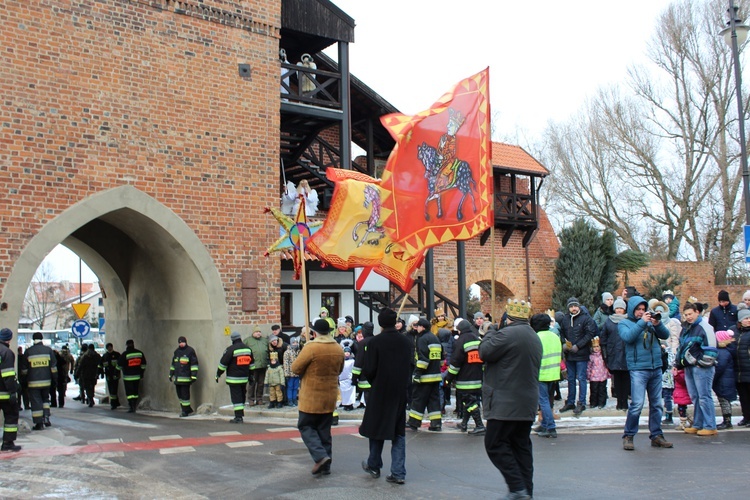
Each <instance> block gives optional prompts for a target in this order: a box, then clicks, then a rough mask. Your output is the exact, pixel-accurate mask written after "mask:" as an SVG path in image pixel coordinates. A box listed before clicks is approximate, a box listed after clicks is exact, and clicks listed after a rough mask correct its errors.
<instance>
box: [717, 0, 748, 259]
mask: <svg viewBox="0 0 750 500" xmlns="http://www.w3.org/2000/svg"><path fill="white" fill-rule="evenodd" d="M738 10H739V7H737V6H736V5H734V0H729V9H727V12H728V13H729V22H728V23H727V27H726V28H724V29H723V30H722V31H721V33H720V34H721V35H722V36H723V37H724V40H725V41H726V42H727V45H729V46H730V47H731V49H732V58H733V60H734V82H735V85H736V87H737V119H738V120H739V126H740V166H741V167H742V193H743V197H744V198H745V225H746V226H750V171H748V168H747V147H746V145H745V109H744V107H743V105H742V73H741V70H740V47H739V46H740V45H742V44H743V43H745V40H747V32H748V30H750V27H748V26H747V25H746V24H744V23H743V22H742V19H740V18H739V17H738V15H737V11H738ZM747 244H748V242H747V241H746V242H745V245H747Z"/></svg>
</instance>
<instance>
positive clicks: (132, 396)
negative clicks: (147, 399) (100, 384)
mask: <svg viewBox="0 0 750 500" xmlns="http://www.w3.org/2000/svg"><path fill="white" fill-rule="evenodd" d="M117 368H118V369H119V370H120V371H121V372H122V383H123V385H125V396H126V397H127V398H128V406H129V408H128V413H135V410H136V408H138V397H139V393H138V391H139V386H140V383H141V379H142V378H143V373H144V372H145V371H146V356H145V355H144V354H143V352H142V351H140V350H138V349H136V348H135V342H133V340H128V341H127V342H125V350H124V351H123V353H122V354H120V357H119V358H118V359H117Z"/></svg>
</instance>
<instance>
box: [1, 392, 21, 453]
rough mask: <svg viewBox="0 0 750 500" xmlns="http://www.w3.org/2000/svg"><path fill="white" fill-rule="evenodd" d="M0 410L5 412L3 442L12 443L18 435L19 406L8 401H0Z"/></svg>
mask: <svg viewBox="0 0 750 500" xmlns="http://www.w3.org/2000/svg"><path fill="white" fill-rule="evenodd" d="M0 410H2V412H3V419H4V420H5V422H4V423H3V442H4V443H12V442H13V441H15V440H16V436H17V435H18V404H17V403H13V404H11V402H10V401H9V400H7V399H2V400H0Z"/></svg>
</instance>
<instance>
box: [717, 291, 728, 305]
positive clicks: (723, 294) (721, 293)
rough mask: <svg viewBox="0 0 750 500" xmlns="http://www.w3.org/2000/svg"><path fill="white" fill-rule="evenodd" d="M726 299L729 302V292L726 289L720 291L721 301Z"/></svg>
mask: <svg viewBox="0 0 750 500" xmlns="http://www.w3.org/2000/svg"><path fill="white" fill-rule="evenodd" d="M724 300H725V301H727V302H729V292H727V291H726V290H721V291H720V292H719V302H721V301H724Z"/></svg>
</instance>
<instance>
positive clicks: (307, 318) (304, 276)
mask: <svg viewBox="0 0 750 500" xmlns="http://www.w3.org/2000/svg"><path fill="white" fill-rule="evenodd" d="M299 253H300V274H301V275H302V304H303V307H304V310H305V311H304V314H305V328H306V331H307V332H308V333H307V336H308V337H309V335H310V334H309V328H310V298H309V297H308V296H307V269H306V267H305V237H304V236H303V235H301V234H300V238H299ZM305 340H310V339H309V338H306V339H305Z"/></svg>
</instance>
